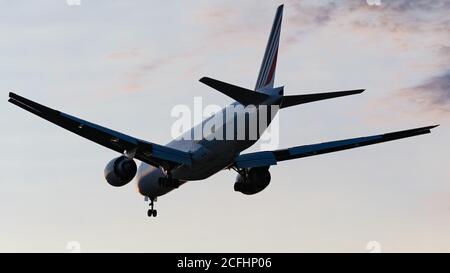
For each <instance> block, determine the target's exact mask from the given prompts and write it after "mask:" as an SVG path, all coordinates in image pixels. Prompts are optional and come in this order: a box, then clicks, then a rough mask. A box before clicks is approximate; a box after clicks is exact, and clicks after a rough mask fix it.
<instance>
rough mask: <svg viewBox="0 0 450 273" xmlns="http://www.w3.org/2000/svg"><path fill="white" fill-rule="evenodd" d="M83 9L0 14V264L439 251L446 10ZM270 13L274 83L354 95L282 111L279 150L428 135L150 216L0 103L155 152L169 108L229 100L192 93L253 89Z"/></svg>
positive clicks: (182, 202)
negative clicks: (111, 256) (389, 135)
mask: <svg viewBox="0 0 450 273" xmlns="http://www.w3.org/2000/svg"><path fill="white" fill-rule="evenodd" d="M80 3H81V4H80V5H68V3H67V1H65V0H43V1H25V0H18V1H9V0H0V7H1V8H0V32H1V33H2V36H1V38H0V74H1V75H2V80H1V81H0V90H2V91H1V92H2V93H1V94H2V96H3V101H1V102H0V105H1V106H0V126H1V128H2V134H1V135H0V139H1V140H2V141H1V142H2V144H3V145H4V146H3V151H4V152H3V156H2V157H1V158H0V166H1V171H0V183H1V189H2V190H1V191H0V200H1V201H0V202H1V206H0V214H1V215H2V219H1V225H0V252H10V251H14V252H68V251H70V246H71V245H73V243H70V242H75V245H76V246H77V248H78V249H79V250H81V251H82V252H99V251H106V252H118V251H120V252H369V251H370V249H368V246H370V245H373V244H375V245H377V246H378V247H379V249H380V250H381V251H383V252H400V251H401V252H434V251H438V252H441V251H443V252H449V251H450V236H449V233H448V231H449V230H450V217H449V215H450V169H449V167H448V166H449V165H450V164H449V163H450V146H449V143H448V141H449V139H450V129H449V128H450V19H449V17H448V14H449V13H450V1H441V0H418V1H406V0H392V1H388V0H381V1H379V0H378V1H377V0H368V1H363V0H354V1H299V0H285V1H257V0H245V1H239V4H237V2H234V1H225V0H213V1H211V0H208V1H207V0H196V1H189V2H188V1H164V2H161V1H144V0H139V1H138V0H137V1H122V0H108V1H107V0H96V1H89V0H81V2H80ZM281 3H284V4H285V8H284V19H283V26H282V32H281V41H280V49H279V58H278V65H277V73H276V79H275V85H277V86H282V85H284V86H285V94H289V95H293V94H304V93H314V92H327V91H337V90H346V89H358V88H365V89H366V92H364V93H363V94H361V95H358V96H351V97H346V98H339V99H334V100H327V101H321V102H316V103H311V104H307V105H301V106H297V107H292V108H289V109H283V110H282V112H281V113H280V114H279V115H280V143H279V146H280V148H285V147H292V146H298V145H303V144H312V143H319V142H322V141H330V140H336V139H343V138H351V137H358V136H366V135H372V134H378V133H385V132H390V131H396V130H403V129H408V128H414V127H421V126H427V125H434V124H440V125H441V126H440V127H438V128H436V129H434V130H433V132H432V134H429V135H424V136H418V137H414V138H408V139H405V140H402V141H395V142H390V143H384V144H380V145H374V146H369V147H363V148H359V149H353V150H348V151H343V152H338V153H332V154H326V155H321V156H317V157H310V158H303V159H299V160H292V161H288V162H284V163H283V164H279V165H277V166H273V167H271V169H270V171H271V175H272V181H271V184H270V185H269V186H268V188H266V190H264V191H263V192H261V193H259V194H257V195H254V196H245V195H242V194H240V193H237V192H234V191H233V184H234V181H235V173H234V172H232V171H223V172H220V173H218V174H216V175H214V176H212V177H210V178H209V179H207V180H204V181H195V182H190V183H187V184H186V185H183V186H182V187H180V188H179V189H178V190H175V191H173V192H171V193H169V194H167V195H165V196H163V197H161V198H159V199H158V202H157V203H156V208H157V209H158V217H157V218H148V217H147V215H146V211H147V206H148V205H147V203H145V202H144V198H143V197H142V196H140V195H139V194H138V193H137V191H136V185H135V183H133V182H132V183H129V184H128V185H126V186H124V187H122V188H114V187H111V186H110V185H108V183H107V182H106V181H105V179H104V177H103V169H104V167H105V166H106V164H107V163H108V162H109V161H110V160H111V159H112V158H114V157H117V154H116V153H115V152H113V151H110V150H108V149H106V148H104V147H101V146H99V145H97V144H95V143H92V142H89V141H88V140H85V139H82V138H80V137H79V136H76V135H74V134H71V133H70V132H67V131H65V130H63V129H61V128H58V127H56V126H55V125H53V124H50V123H48V122H47V121H44V120H42V119H40V118H38V117H36V116H33V115H31V114H30V113H27V112H25V111H23V110H22V109H19V108H17V107H15V106H14V105H12V104H9V103H8V102H7V98H8V95H7V93H8V92H10V91H13V92H16V93H18V94H20V95H23V96H25V97H28V98H30V99H32V100H35V101H38V102H40V103H43V104H45V105H48V106H50V107H53V108H56V109H59V110H62V111H64V112H66V113H69V114H71V115H75V116H77V117H80V118H83V119H86V120H89V121H91V122H95V123H98V124H101V125H103V126H106V127H108V128H111V129H115V130H118V131H121V132H123V133H126V134H129V135H132V136H135V137H139V138H142V139H146V140H148V141H151V142H155V143H160V144H165V143H168V142H169V141H170V140H171V125H172V124H173V122H174V121H175V120H176V119H175V118H174V117H172V116H171V109H172V108H173V107H174V106H176V105H180V104H184V105H188V106H193V103H194V97H201V98H202V99H203V101H204V104H217V105H220V106H226V105H227V104H229V103H231V102H232V101H231V99H230V98H228V97H226V96H224V95H223V94H220V93H219V92H216V91H215V90H212V89H211V88H209V87H207V86H204V85H202V84H201V83H200V82H198V79H200V78H201V77H203V76H209V77H213V78H217V79H220V80H223V81H226V82H230V83H233V84H236V85H240V86H243V87H247V88H252V87H253V86H254V84H255V82H256V77H257V72H258V69H259V65H260V62H261V58H262V55H263V53H264V47H265V43H266V41H267V36H268V34H269V31H270V27H271V24H272V20H273V16H274V14H275V10H276V7H277V6H278V5H279V4H281ZM255 150H258V145H255V147H252V148H251V149H250V150H249V151H255Z"/></svg>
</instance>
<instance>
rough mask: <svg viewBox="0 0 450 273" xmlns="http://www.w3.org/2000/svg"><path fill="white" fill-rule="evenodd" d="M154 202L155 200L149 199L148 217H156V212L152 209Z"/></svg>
mask: <svg viewBox="0 0 450 273" xmlns="http://www.w3.org/2000/svg"><path fill="white" fill-rule="evenodd" d="M155 200H156V199H155V198H152V199H150V209H149V210H148V211H147V216H148V217H156V215H158V212H157V211H156V210H155V209H153V205H154V202H155Z"/></svg>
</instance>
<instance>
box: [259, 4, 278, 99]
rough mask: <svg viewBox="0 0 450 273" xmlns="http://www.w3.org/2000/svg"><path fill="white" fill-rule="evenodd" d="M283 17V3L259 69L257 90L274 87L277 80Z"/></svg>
mask: <svg viewBox="0 0 450 273" xmlns="http://www.w3.org/2000/svg"><path fill="white" fill-rule="evenodd" d="M282 18H283V5H281V6H280V7H278V10H277V14H276V15H275V20H274V22H273V26H272V31H271V32H270V36H269V41H268V42H267V46H266V51H265V53H264V58H263V61H262V64H261V68H260V70H259V75H258V80H257V81H256V86H255V90H257V91H258V90H261V89H265V88H267V87H270V88H272V87H273V82H274V80H275V69H276V66H277V57H278V44H279V42H280V32H281V21H282Z"/></svg>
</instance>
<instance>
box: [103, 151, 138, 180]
mask: <svg viewBox="0 0 450 273" xmlns="http://www.w3.org/2000/svg"><path fill="white" fill-rule="evenodd" d="M136 172H137V166H136V162H134V160H133V159H130V158H128V157H126V156H120V157H118V158H115V159H113V160H111V161H110V162H109V163H108V164H107V165H106V167H105V178H106V181H108V183H109V184H110V185H111V186H114V187H122V186H125V185H126V184H128V182H130V181H131V180H133V178H134V176H135V175H136Z"/></svg>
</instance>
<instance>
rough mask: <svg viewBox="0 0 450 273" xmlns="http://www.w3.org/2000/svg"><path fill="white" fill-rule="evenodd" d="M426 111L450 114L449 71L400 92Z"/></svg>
mask: <svg viewBox="0 0 450 273" xmlns="http://www.w3.org/2000/svg"><path fill="white" fill-rule="evenodd" d="M400 95H401V96H402V97H406V98H408V99H410V100H412V101H413V102H415V103H416V104H418V105H420V106H422V107H423V108H426V109H427V110H432V111H439V112H444V113H446V114H450V70H448V71H446V72H445V73H444V74H442V75H439V76H435V77H433V78H431V79H429V80H427V81H425V82H424V83H422V84H420V85H417V86H414V87H412V88H407V89H404V90H402V91H401V92H400Z"/></svg>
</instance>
